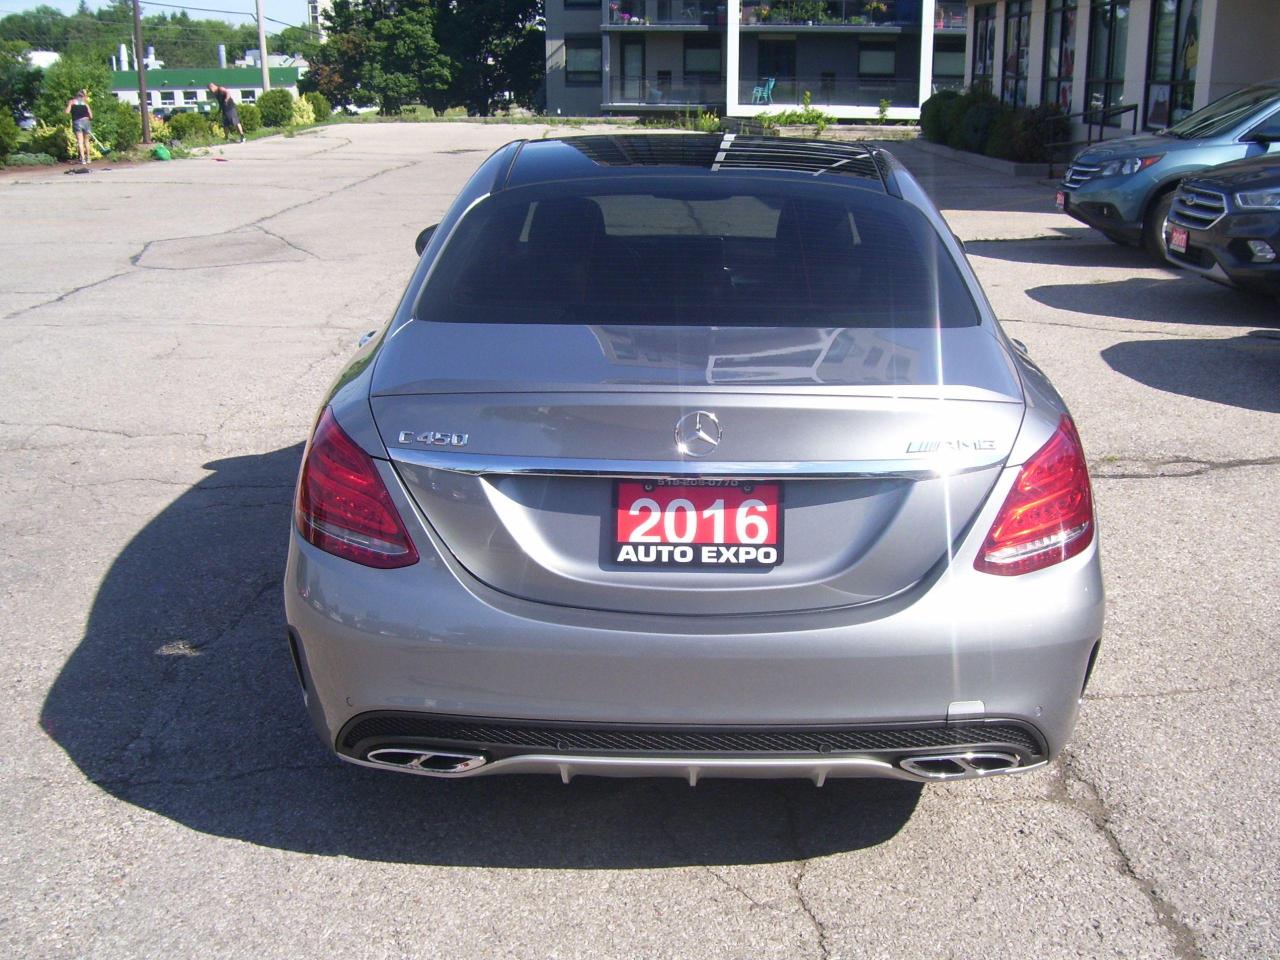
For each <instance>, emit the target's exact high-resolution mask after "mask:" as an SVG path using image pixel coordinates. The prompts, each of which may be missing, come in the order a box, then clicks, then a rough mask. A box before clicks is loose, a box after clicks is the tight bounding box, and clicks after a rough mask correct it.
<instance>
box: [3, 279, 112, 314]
mask: <svg viewBox="0 0 1280 960" xmlns="http://www.w3.org/2000/svg"><path fill="white" fill-rule="evenodd" d="M132 272H133V271H132V270H121V271H119V272H118V273H113V274H111V276H109V277H102V278H101V279H99V280H92V281H90V282H89V283H82V284H80V286H78V287H72V288H71V289H70V290H68V291H67V292H66V293H62V294H59V295H58V296H56V297H54V298H53V299H52V300H45V301H43V302H42V303H33V304H32V305H31V306H29V307H23V308H22V309H21V310H16V311H14V312H13V313H9V314H5V317H4V319H6V320H13V319H14V318H16V317H20V316H22V315H23V314H24V313H29V312H30V311H32V310H39V309H40V308H41V307H48V306H52V305H53V304H55V303H62V302H63V301H64V300H66V299H67V298H68V297H73V296H75V295H76V294H77V293H80V292H82V291H84V290H89V289H91V288H93V287H98V286H101V285H102V284H104V283H110V282H111V281H112V280H116V279H118V278H120V277H124V276H128V275H129V274H130V273H132Z"/></svg>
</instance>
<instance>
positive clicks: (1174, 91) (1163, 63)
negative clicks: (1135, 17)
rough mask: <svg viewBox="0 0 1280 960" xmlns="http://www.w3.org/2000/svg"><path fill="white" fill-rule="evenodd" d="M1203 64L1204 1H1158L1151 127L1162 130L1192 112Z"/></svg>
mask: <svg viewBox="0 0 1280 960" xmlns="http://www.w3.org/2000/svg"><path fill="white" fill-rule="evenodd" d="M1199 62H1200V0H1154V3H1153V6H1152V9H1151V55H1150V57H1149V59H1148V62H1147V103H1146V108H1147V116H1146V124H1147V126H1148V127H1151V128H1156V129H1159V128H1161V127H1167V126H1169V125H1170V124H1172V123H1177V122H1178V121H1179V120H1181V119H1182V118H1183V117H1185V116H1188V115H1189V114H1190V113H1191V109H1192V107H1191V105H1192V101H1193V100H1194V98H1195V91H1196V65H1197V64H1198V63H1199Z"/></svg>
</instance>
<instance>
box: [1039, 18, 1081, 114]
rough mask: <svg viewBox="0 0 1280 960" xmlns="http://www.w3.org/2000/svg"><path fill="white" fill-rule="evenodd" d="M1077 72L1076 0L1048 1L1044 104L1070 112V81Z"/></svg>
mask: <svg viewBox="0 0 1280 960" xmlns="http://www.w3.org/2000/svg"><path fill="white" fill-rule="evenodd" d="M1075 72H1076V0H1049V7H1048V10H1047V11H1046V12H1045V23H1044V84H1043V89H1042V91H1041V94H1040V102H1041V103H1056V104H1057V105H1058V106H1059V107H1061V108H1062V112H1063V113H1070V112H1071V80H1072V78H1073V77H1074V76H1075Z"/></svg>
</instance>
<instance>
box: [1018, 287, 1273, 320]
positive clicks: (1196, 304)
mask: <svg viewBox="0 0 1280 960" xmlns="http://www.w3.org/2000/svg"><path fill="white" fill-rule="evenodd" d="M1027 296H1028V297H1030V298H1031V299H1032V300H1035V301H1036V302H1037V303H1043V304H1044V305H1045V306H1047V307H1053V308H1054V309H1056V310H1069V311H1072V312H1073V313H1088V314H1093V315H1094V316H1099V317H1106V318H1107V319H1108V320H1116V319H1120V320H1139V321H1143V322H1147V323H1187V324H1195V325H1201V326H1215V327H1262V326H1270V327H1275V326H1280V307H1277V304H1276V301H1275V300H1272V299H1268V298H1267V297H1261V296H1256V295H1254V294H1250V293H1245V292H1243V291H1241V290H1233V289H1232V288H1230V287H1224V286H1222V285H1221V284H1217V283H1213V282H1212V281H1209V280H1205V279H1204V278H1202V277H1198V276H1196V275H1194V274H1181V275H1179V276H1177V277H1173V278H1168V279H1165V278H1147V277H1131V278H1130V279H1128V280H1116V281H1112V282H1110V283H1063V284H1053V285H1046V286H1041V287H1032V288H1031V289H1030V290H1028V291H1027Z"/></svg>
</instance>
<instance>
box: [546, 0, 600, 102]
mask: <svg viewBox="0 0 1280 960" xmlns="http://www.w3.org/2000/svg"><path fill="white" fill-rule="evenodd" d="M546 16H547V40H546V43H547V113H549V114H551V115H552V116H566V117H593V116H599V114H600V101H601V95H602V88H601V87H600V86H593V87H578V86H569V85H568V84H566V83H565V75H564V38H565V37H566V36H584V37H585V36H594V37H595V38H596V39H597V41H599V39H600V18H601V10H600V8H599V7H590V8H581V7H571V8H569V9H567V10H566V9H565V5H564V0H546Z"/></svg>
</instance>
